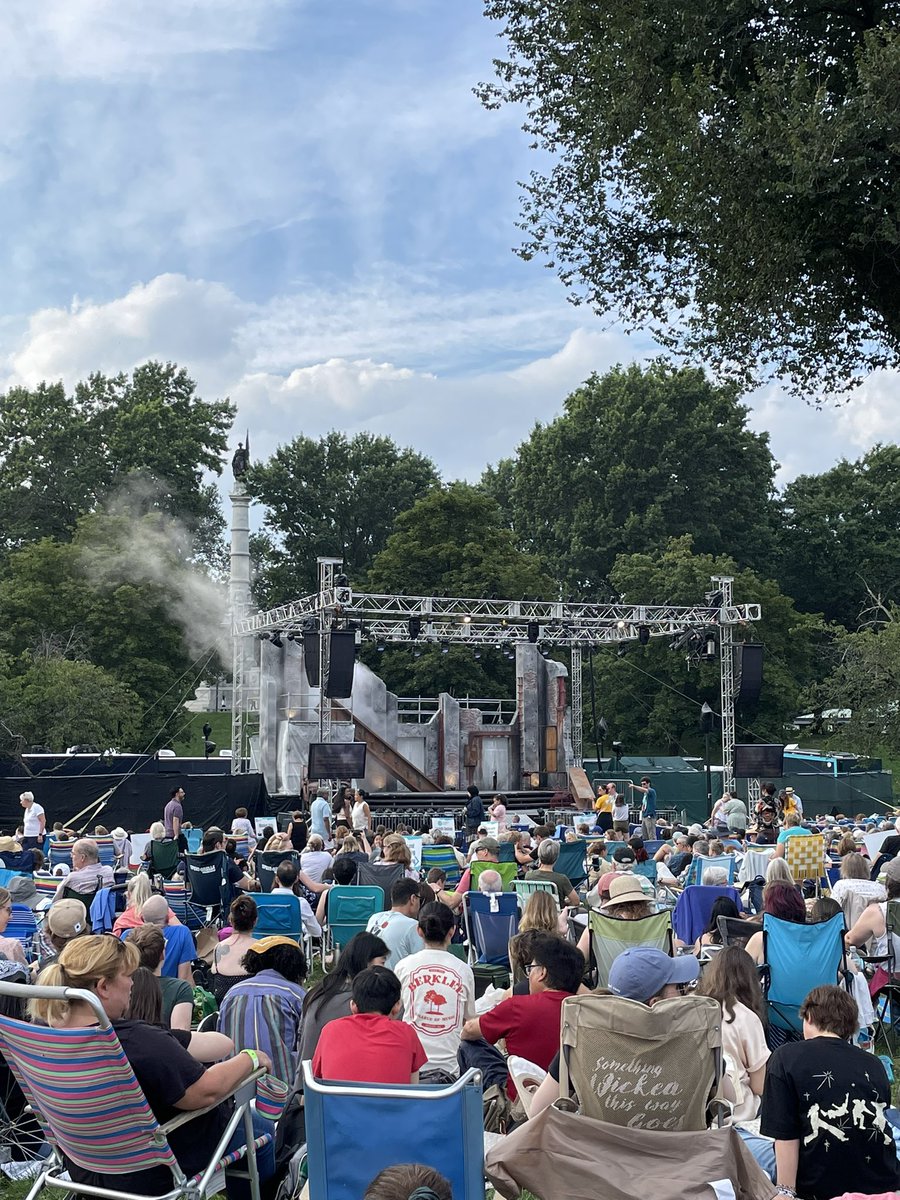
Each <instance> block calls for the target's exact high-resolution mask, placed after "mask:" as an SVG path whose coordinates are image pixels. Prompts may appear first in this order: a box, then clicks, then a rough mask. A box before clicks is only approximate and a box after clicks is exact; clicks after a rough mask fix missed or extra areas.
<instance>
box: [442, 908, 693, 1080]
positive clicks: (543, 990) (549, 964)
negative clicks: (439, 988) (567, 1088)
mask: <svg viewBox="0 0 900 1200" xmlns="http://www.w3.org/2000/svg"><path fill="white" fill-rule="evenodd" d="M694 961H695V962H696V960H694ZM525 972H526V974H527V976H528V995H527V996H515V995H513V996H510V998H509V999H508V1000H501V1002H500V1003H499V1004H498V1005H497V1007H496V1008H492V1009H491V1010H490V1012H486V1013H483V1014H482V1015H481V1016H480V1017H474V1018H472V1020H469V1021H466V1023H465V1024H464V1025H463V1027H462V1033H461V1035H460V1036H461V1039H462V1041H461V1043H460V1047H459V1055H458V1057H459V1068H460V1072H462V1071H467V1070H468V1069H469V1067H477V1068H478V1069H479V1070H481V1071H483V1072H484V1077H485V1086H486V1087H488V1086H490V1085H492V1084H495V1083H506V1086H507V1091H508V1093H509V1096H510V1098H511V1099H515V1096H516V1089H515V1085H514V1084H513V1082H512V1080H511V1079H510V1078H509V1072H508V1070H507V1067H506V1061H505V1059H504V1058H503V1056H502V1055H501V1054H500V1052H499V1050H497V1049H496V1046H495V1043H496V1042H499V1041H500V1039H501V1038H503V1039H504V1041H505V1042H506V1051H507V1054H509V1055H513V1054H517V1055H519V1056H520V1057H521V1058H527V1059H528V1060H529V1062H533V1063H536V1064H537V1066H539V1067H543V1068H544V1069H545V1070H546V1069H547V1067H549V1066H550V1063H551V1061H552V1059H553V1057H554V1055H555V1054H557V1052H558V1051H559V1039H560V1032H559V1031H560V1010H561V1009H562V1003H563V1000H565V998H566V996H574V995H575V994H576V993H577V992H578V989H579V987H580V986H581V979H582V976H583V974H584V959H583V957H582V956H581V954H580V953H579V952H578V950H577V949H576V947H575V946H573V945H572V943H571V942H567V941H565V940H564V939H563V938H561V937H557V936H556V935H555V934H552V933H539V932H537V931H535V932H534V933H533V934H532V935H531V962H530V963H527V964H526V966H525Z"/></svg>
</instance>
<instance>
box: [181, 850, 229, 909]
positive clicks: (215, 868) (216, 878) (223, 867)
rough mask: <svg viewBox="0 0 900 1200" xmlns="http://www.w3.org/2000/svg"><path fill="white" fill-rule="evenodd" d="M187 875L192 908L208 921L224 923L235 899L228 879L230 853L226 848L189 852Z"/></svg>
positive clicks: (189, 901) (186, 859) (189, 902)
mask: <svg viewBox="0 0 900 1200" xmlns="http://www.w3.org/2000/svg"><path fill="white" fill-rule="evenodd" d="M184 864H185V872H186V874H185V879H186V882H187V886H188V898H187V904H188V910H189V911H190V910H193V913H194V915H195V916H196V917H199V918H200V920H201V921H202V922H203V924H205V925H212V924H213V923H214V922H218V923H219V924H221V922H222V920H223V919H224V917H225V914H226V913H227V912H228V908H229V906H230V904H231V900H232V887H231V885H230V884H229V882H228V873H227V865H228V857H227V855H226V854H225V851H224V850H212V851H210V853H209V854H186V855H185V858H184Z"/></svg>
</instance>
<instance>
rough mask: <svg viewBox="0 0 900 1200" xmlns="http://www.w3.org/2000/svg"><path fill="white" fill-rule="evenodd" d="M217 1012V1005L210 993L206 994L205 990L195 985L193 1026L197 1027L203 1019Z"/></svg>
mask: <svg viewBox="0 0 900 1200" xmlns="http://www.w3.org/2000/svg"><path fill="white" fill-rule="evenodd" d="M218 1011H219V1005H218V1003H217V1001H216V998H215V996H214V995H213V994H212V992H208V991H207V990H206V988H204V987H200V985H199V984H196V985H195V986H194V1014H193V1024H194V1025H199V1024H200V1022H201V1021H202V1020H203V1018H204V1017H208V1016H209V1015H210V1014H211V1013H216V1012H218Z"/></svg>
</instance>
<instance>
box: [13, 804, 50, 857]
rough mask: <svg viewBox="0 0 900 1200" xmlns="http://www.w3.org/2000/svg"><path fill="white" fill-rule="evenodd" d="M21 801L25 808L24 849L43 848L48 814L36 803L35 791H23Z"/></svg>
mask: <svg viewBox="0 0 900 1200" xmlns="http://www.w3.org/2000/svg"><path fill="white" fill-rule="evenodd" d="M19 803H20V804H21V805H22V807H23V808H24V810H25V818H24V829H23V831H22V834H23V836H22V849H23V850H41V849H42V848H43V845H44V831H45V830H46V828H47V817H46V814H45V813H44V810H43V809H42V808H41V806H40V805H39V804H37V803H35V799H34V792H23V793H22V795H21V796H20V797H19Z"/></svg>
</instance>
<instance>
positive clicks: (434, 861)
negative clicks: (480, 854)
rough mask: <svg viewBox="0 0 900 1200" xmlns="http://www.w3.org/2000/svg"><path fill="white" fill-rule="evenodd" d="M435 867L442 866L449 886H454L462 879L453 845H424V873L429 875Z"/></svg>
mask: <svg viewBox="0 0 900 1200" xmlns="http://www.w3.org/2000/svg"><path fill="white" fill-rule="evenodd" d="M433 867H440V869H441V870H442V871H443V872H444V877H445V879H446V880H447V887H448V888H451V889H452V888H453V887H454V886H455V885H456V884H457V883H459V881H460V879H462V871H461V870H460V866H459V861H458V859H457V857H456V855H455V854H454V852H453V847H452V846H423V847H422V873H423V874H424V875H427V874H428V872H429V871H430V870H431V869H432V868H433Z"/></svg>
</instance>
